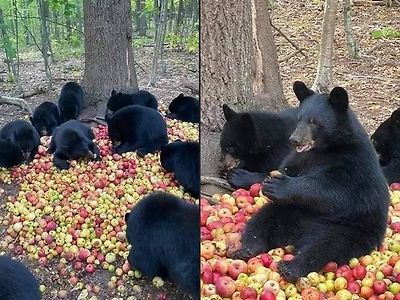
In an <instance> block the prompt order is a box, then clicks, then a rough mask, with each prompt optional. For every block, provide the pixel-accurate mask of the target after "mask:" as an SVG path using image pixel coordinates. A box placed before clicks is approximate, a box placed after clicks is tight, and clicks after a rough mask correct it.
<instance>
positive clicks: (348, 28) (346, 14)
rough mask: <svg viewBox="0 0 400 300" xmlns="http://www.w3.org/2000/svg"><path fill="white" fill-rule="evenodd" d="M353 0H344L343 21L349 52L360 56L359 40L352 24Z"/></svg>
mask: <svg viewBox="0 0 400 300" xmlns="http://www.w3.org/2000/svg"><path fill="white" fill-rule="evenodd" d="M351 11H352V7H351V0H343V21H344V32H345V33H346V45H347V52H348V53H349V55H350V57H352V58H360V55H359V49H358V46H357V42H356V40H355V39H354V34H353V29H352V25H351Z"/></svg>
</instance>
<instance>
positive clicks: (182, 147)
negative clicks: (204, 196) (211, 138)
mask: <svg viewBox="0 0 400 300" xmlns="http://www.w3.org/2000/svg"><path fill="white" fill-rule="evenodd" d="M160 161H161V166H162V167H163V168H164V169H165V170H167V171H168V172H171V173H174V174H175V178H176V180H177V181H178V182H179V183H180V184H181V185H182V186H183V187H184V188H185V190H186V191H188V192H189V193H190V194H192V196H194V197H199V195H200V146H199V143H195V142H182V141H175V142H173V143H170V144H168V145H166V146H164V147H162V148H161V154H160Z"/></svg>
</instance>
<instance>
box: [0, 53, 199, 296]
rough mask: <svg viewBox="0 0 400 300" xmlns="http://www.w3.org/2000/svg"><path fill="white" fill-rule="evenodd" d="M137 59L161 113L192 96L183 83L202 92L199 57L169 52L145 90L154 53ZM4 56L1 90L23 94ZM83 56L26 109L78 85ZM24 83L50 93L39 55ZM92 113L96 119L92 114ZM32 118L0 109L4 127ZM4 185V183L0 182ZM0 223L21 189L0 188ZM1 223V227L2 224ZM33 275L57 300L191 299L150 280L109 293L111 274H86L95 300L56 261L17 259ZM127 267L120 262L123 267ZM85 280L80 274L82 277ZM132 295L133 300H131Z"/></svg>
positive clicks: (62, 67) (25, 65) (24, 71)
mask: <svg viewBox="0 0 400 300" xmlns="http://www.w3.org/2000/svg"><path fill="white" fill-rule="evenodd" d="M135 54H136V57H137V65H136V69H137V76H138V81H139V88H141V89H147V90H149V91H150V92H152V93H154V94H155V95H156V97H157V98H158V99H159V103H160V104H161V108H162V106H163V104H164V105H168V103H169V102H170V101H171V100H172V99H173V98H174V97H176V96H177V95H178V94H179V93H184V94H188V95H190V94H191V90H190V89H188V88H185V87H184V85H185V84H187V83H188V84H190V85H192V86H194V87H198V65H199V63H198V56H197V55H190V54H187V53H183V52H175V51H172V50H167V51H166V53H165V72H164V73H162V74H161V75H160V76H159V79H158V82H157V85H156V86H155V87H149V88H147V82H148V80H149V76H150V74H149V71H148V70H150V66H151V57H152V48H141V49H136V53H135ZM3 58H4V57H1V55H0V91H1V95H6V96H18V95H21V92H20V91H17V89H16V87H15V85H14V84H12V83H10V82H7V67H6V65H5V63H4V59H3ZM83 64H84V60H83V57H81V58H72V59H64V60H58V61H57V62H56V63H54V64H53V65H52V67H51V71H52V75H53V79H54V84H53V88H52V89H51V90H50V91H49V92H46V93H43V94H39V95H35V96H33V97H30V98H27V99H26V101H27V103H28V105H29V106H30V107H31V108H32V109H34V107H35V106H37V105H38V104H39V103H41V102H43V101H57V98H58V94H59V92H60V90H61V87H62V85H63V84H65V83H66V82H67V81H70V80H74V81H78V82H79V81H80V80H81V78H82V76H83V69H84V68H83ZM20 74H21V81H20V85H21V87H22V89H23V92H25V93H29V92H32V91H35V90H38V89H45V88H46V85H47V83H46V77H45V73H44V68H43V63H42V60H41V58H40V57H39V55H38V54H32V53H30V54H22V55H21V65H20ZM88 111H89V115H88V113H85V114H86V115H84V116H85V117H87V116H88V117H94V110H93V109H92V110H90V109H89V110H88ZM91 112H93V115H90V113H91ZM27 117H28V114H27V112H25V111H22V110H21V109H20V108H18V107H15V106H10V105H1V106H0V125H1V126H2V125H4V124H5V123H7V122H8V121H10V120H14V119H18V118H27ZM0 181H1V180H0ZM1 190H4V192H3V193H0V205H1V206H0V219H1V217H2V216H4V215H5V207H4V205H2V204H4V203H5V202H6V199H7V196H10V195H16V194H17V193H18V185H17V184H14V183H13V184H11V185H8V184H0V191H1ZM0 223H1V222H0ZM5 232H6V228H5V226H0V241H1V240H2V238H4V236H5ZM18 259H19V260H22V261H23V262H24V263H25V264H27V265H28V266H29V268H30V269H31V270H32V271H33V273H34V274H35V275H36V276H37V278H38V279H39V281H40V283H41V284H44V285H46V287H47V292H46V293H45V294H44V297H43V299H49V300H50V299H58V298H57V296H56V292H57V290H60V289H65V290H67V291H68V298H67V299H93V300H94V299H132V300H134V299H151V300H153V299H160V300H162V299H176V300H178V299H179V300H181V299H190V297H189V296H187V295H184V294H183V293H181V292H180V291H179V290H178V289H176V287H174V286H172V285H171V284H170V283H168V282H165V284H164V286H163V287H162V288H156V287H154V286H153V285H152V283H151V280H148V279H134V280H130V281H129V283H132V285H128V284H127V285H125V291H122V292H120V291H117V290H115V289H114V290H109V289H107V288H106V287H107V283H108V282H109V281H110V278H111V276H112V275H111V274H110V273H109V272H108V271H104V270H97V271H96V272H95V273H94V274H86V275H84V274H83V275H84V279H83V280H82V282H83V283H85V284H95V285H98V286H101V287H102V289H101V292H100V294H98V295H97V298H91V297H93V296H94V294H93V293H87V291H86V289H83V290H82V289H78V288H76V287H75V288H74V287H72V286H71V285H70V284H69V283H68V280H67V279H62V278H60V277H59V276H58V274H57V270H56V261H57V260H54V261H53V262H50V264H49V265H48V266H46V267H41V266H39V264H38V263H37V262H36V261H28V260H27V259H25V257H24V256H22V257H21V256H19V257H18ZM122 263H123V262H120V264H121V265H122ZM81 275H82V274H81ZM129 296H133V298H128V297H129Z"/></svg>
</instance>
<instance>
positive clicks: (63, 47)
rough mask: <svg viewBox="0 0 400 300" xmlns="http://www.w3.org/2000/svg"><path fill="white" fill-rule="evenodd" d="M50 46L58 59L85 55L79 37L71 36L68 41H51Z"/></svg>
mask: <svg viewBox="0 0 400 300" xmlns="http://www.w3.org/2000/svg"><path fill="white" fill-rule="evenodd" d="M52 46H53V52H54V53H57V57H59V58H68V57H82V56H83V54H84V53H85V49H84V46H83V44H82V42H81V40H80V37H79V36H78V35H76V34H73V35H71V38H70V39H69V40H52Z"/></svg>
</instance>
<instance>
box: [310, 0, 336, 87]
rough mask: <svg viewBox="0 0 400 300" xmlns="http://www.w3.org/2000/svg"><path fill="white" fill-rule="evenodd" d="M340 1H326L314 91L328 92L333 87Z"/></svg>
mask: <svg viewBox="0 0 400 300" xmlns="http://www.w3.org/2000/svg"><path fill="white" fill-rule="evenodd" d="M337 6H338V0H325V9H324V19H323V21H322V33H321V44H320V49H319V59H318V68H317V76H316V78H315V81H314V84H313V86H312V89H313V90H315V91H318V92H328V91H329V90H330V89H331V87H332V82H333V80H332V77H333V76H332V61H333V46H334V39H335V23H336V11H337Z"/></svg>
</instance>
